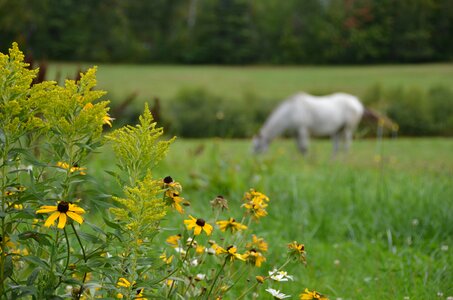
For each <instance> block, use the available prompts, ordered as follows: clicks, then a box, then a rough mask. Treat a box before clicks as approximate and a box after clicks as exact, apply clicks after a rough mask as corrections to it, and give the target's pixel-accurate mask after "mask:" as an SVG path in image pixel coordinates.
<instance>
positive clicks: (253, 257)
mask: <svg viewBox="0 0 453 300" xmlns="http://www.w3.org/2000/svg"><path fill="white" fill-rule="evenodd" d="M243 258H244V259H245V260H246V261H247V262H248V263H250V264H252V265H255V266H256V267H261V264H262V263H263V262H265V261H266V258H265V257H264V256H263V254H261V252H258V251H256V250H255V249H251V250H249V251H247V252H245V253H244V255H243Z"/></svg>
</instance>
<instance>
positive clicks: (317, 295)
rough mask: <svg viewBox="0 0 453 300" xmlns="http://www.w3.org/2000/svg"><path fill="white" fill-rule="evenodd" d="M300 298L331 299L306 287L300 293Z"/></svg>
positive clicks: (304, 299)
mask: <svg viewBox="0 0 453 300" xmlns="http://www.w3.org/2000/svg"><path fill="white" fill-rule="evenodd" d="M299 299H300V300H312V299H316V300H329V299H328V298H327V297H326V296H323V295H321V294H320V293H318V292H317V291H311V292H310V291H309V290H308V289H305V291H304V292H303V293H302V294H300V295H299Z"/></svg>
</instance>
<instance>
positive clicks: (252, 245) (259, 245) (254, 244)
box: [245, 235, 268, 252]
mask: <svg viewBox="0 0 453 300" xmlns="http://www.w3.org/2000/svg"><path fill="white" fill-rule="evenodd" d="M245 247H246V248H247V249H258V250H259V251H262V252H267V249H268V245H267V243H266V242H265V241H264V239H263V238H259V237H257V236H256V235H252V241H251V242H248V243H247V244H246V246H245Z"/></svg>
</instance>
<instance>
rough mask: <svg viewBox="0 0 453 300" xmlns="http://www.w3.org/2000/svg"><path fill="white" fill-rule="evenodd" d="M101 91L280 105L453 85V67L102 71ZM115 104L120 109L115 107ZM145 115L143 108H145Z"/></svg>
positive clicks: (68, 66) (54, 68)
mask: <svg viewBox="0 0 453 300" xmlns="http://www.w3.org/2000/svg"><path fill="white" fill-rule="evenodd" d="M92 65H96V64H95V63H80V64H76V63H52V64H50V65H49V68H48V72H49V76H48V79H54V78H56V76H57V73H60V75H61V76H62V77H65V76H69V77H70V78H74V75H75V74H76V71H77V70H78V68H81V69H82V70H85V69H86V68H87V67H90V66H92ZM98 67H99V68H98V73H97V77H98V87H99V88H101V89H103V90H106V91H108V92H109V98H110V99H112V100H113V101H116V100H118V99H120V100H123V99H124V98H126V97H127V96H129V95H130V94H131V93H133V92H137V93H138V97H137V100H138V101H137V102H139V103H140V102H143V101H150V100H151V99H152V98H153V97H159V98H160V99H162V100H163V101H164V102H165V100H167V99H172V98H174V97H175V96H176V94H177V93H178V92H179V91H180V90H181V89H184V88H194V87H200V88H204V89H206V90H207V91H208V92H210V93H213V94H214V95H218V96H222V97H224V98H226V99H231V100H233V101H234V100H241V99H242V98H243V97H244V95H247V94H252V95H255V96H256V97H258V98H264V99H272V100H273V101H274V102H278V101H280V100H281V99H284V98H285V97H288V96H289V95H291V94H294V93H295V92H297V91H307V92H312V93H329V92H338V91H343V92H348V93H352V94H355V95H358V96H364V94H365V93H366V92H367V90H368V89H369V88H370V87H372V86H376V85H377V86H382V87H383V88H392V87H417V88H420V89H428V88H429V87H432V86H435V85H445V86H452V85H453V64H451V63H443V64H419V65H376V66H373V65H370V66H286V67H285V66H256V67H254V66H246V67H240V66H237V67H229V66H165V65H162V66H159V65H112V64H99V65H98ZM113 104H115V103H113ZM137 105H139V107H140V109H141V108H142V105H141V104H137Z"/></svg>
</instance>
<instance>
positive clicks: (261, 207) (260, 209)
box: [242, 189, 269, 220]
mask: <svg viewBox="0 0 453 300" xmlns="http://www.w3.org/2000/svg"><path fill="white" fill-rule="evenodd" d="M244 202H245V203H244V204H243V205H242V206H243V207H244V208H245V209H246V211H247V213H248V214H250V215H251V216H252V217H253V218H254V219H255V220H258V219H259V218H262V217H265V216H267V211H266V207H267V206H268V204H267V203H268V202H269V198H268V197H267V196H266V195H264V194H263V193H260V192H257V191H255V190H254V189H250V191H249V192H247V193H245V195H244Z"/></svg>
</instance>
